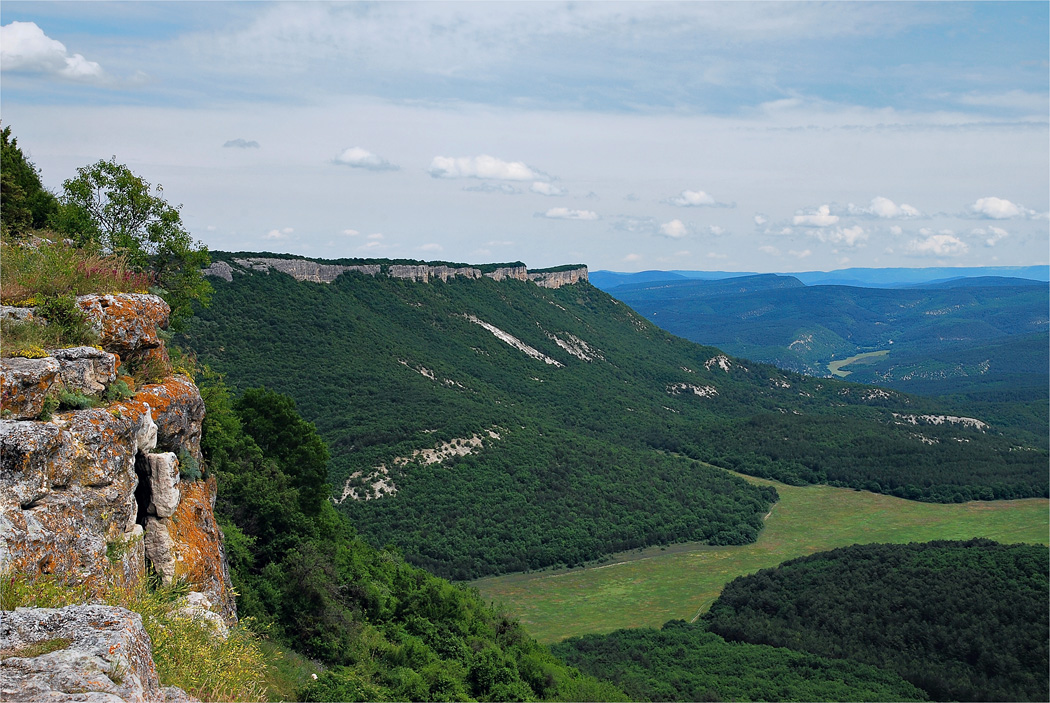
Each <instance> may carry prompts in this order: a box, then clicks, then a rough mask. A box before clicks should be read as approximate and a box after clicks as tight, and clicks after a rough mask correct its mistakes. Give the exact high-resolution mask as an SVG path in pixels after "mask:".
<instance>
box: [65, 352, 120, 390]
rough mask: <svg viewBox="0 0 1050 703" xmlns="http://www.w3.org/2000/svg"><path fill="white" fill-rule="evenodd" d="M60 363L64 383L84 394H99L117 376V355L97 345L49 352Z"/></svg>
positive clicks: (68, 387)
mask: <svg viewBox="0 0 1050 703" xmlns="http://www.w3.org/2000/svg"><path fill="white" fill-rule="evenodd" d="M48 353H49V354H51V356H53V357H54V358H55V359H57V360H58V363H59V367H60V369H59V376H60V377H61V379H62V385H63V386H65V387H66V389H68V390H71V391H78V392H80V393H83V394H84V395H98V394H99V393H102V392H104V391H105V390H106V386H108V385H109V384H110V383H112V382H113V381H115V380H116V378H117V365H118V361H117V357H116V355H114V354H110V353H109V352H104V351H102V350H101V349H96V348H95V347H71V348H69V349H53V350H51V351H49V352H48Z"/></svg>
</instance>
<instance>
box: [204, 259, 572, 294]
mask: <svg viewBox="0 0 1050 703" xmlns="http://www.w3.org/2000/svg"><path fill="white" fill-rule="evenodd" d="M271 270H272V271H279V272H281V273H286V274H288V275H289V276H292V277H293V278H295V279H296V280H297V281H312V282H314V283H331V282H332V281H334V280H335V279H336V278H338V277H339V276H341V275H342V274H344V273H347V272H357V273H363V274H365V275H367V276H373V277H374V276H379V275H386V276H389V277H391V278H400V279H404V280H409V281H416V282H419V283H429V282H430V281H433V280H440V281H449V280H451V279H453V278H466V279H468V280H477V279H479V278H483V277H484V278H491V279H493V280H495V281H507V280H513V281H532V282H533V283H535V284H536V285H538V286H540V287H541V288H560V287H562V286H566V285H572V284H574V283H579V282H581V281H583V282H586V281H587V267H586V266H580V267H578V268H572V269H566V270H563V271H532V272H530V271H529V270H528V269H527V268H526V267H524V266H502V267H499V268H496V269H493V270H491V271H488V272H484V273H483V272H482V270H481V269H480V268H476V267H473V266H445V265H436V266H433V265H430V264H389V265H386V264H362V265H355V266H345V265H342V264H322V263H320V262H318V261H312V260H310V259H277V258H272V257H250V258H240V259H233V265H231V264H230V263H229V262H226V261H216V262H214V263H212V264H211V265H210V266H209V267H208V268H206V269H204V270H203V273H204V275H205V276H214V277H216V278H221V279H223V280H225V281H233V277H234V274H244V273H247V272H249V271H259V272H262V273H269V272H270V271H271Z"/></svg>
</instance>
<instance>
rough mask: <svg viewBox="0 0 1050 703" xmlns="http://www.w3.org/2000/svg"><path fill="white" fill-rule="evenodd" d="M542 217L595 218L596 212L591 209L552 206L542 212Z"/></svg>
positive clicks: (560, 218)
mask: <svg viewBox="0 0 1050 703" xmlns="http://www.w3.org/2000/svg"><path fill="white" fill-rule="evenodd" d="M543 217H548V218H550V219H552V220H597V219H598V213H596V212H594V211H593V210H570V209H569V208H567V207H552V208H551V209H550V210H548V211H547V212H545V213H543Z"/></svg>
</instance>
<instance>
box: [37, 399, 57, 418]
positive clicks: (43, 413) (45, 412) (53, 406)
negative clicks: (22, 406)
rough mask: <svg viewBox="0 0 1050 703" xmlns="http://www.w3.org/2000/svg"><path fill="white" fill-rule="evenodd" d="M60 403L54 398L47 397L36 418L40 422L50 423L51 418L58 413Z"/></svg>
mask: <svg viewBox="0 0 1050 703" xmlns="http://www.w3.org/2000/svg"><path fill="white" fill-rule="evenodd" d="M60 405H61V402H60V401H59V399H58V398H57V397H56V396H53V395H49V396H47V397H46V398H44V404H43V406H41V408H40V415H39V416H38V417H37V419H38V420H40V421H41V422H50V421H51V416H52V415H53V414H54V413H55V412H57V411H58V408H59V406H60Z"/></svg>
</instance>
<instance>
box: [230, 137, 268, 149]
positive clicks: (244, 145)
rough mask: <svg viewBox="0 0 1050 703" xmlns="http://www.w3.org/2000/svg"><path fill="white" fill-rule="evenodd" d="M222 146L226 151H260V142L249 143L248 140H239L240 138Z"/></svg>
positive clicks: (251, 141) (252, 141)
mask: <svg viewBox="0 0 1050 703" xmlns="http://www.w3.org/2000/svg"><path fill="white" fill-rule="evenodd" d="M222 146H223V148H224V149H230V148H233V149H258V148H259V142H257V141H255V140H254V139H252V140H250V141H249V140H247V139H239V138H238V139H231V140H229V141H228V142H226V143H225V144H223V145H222Z"/></svg>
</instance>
